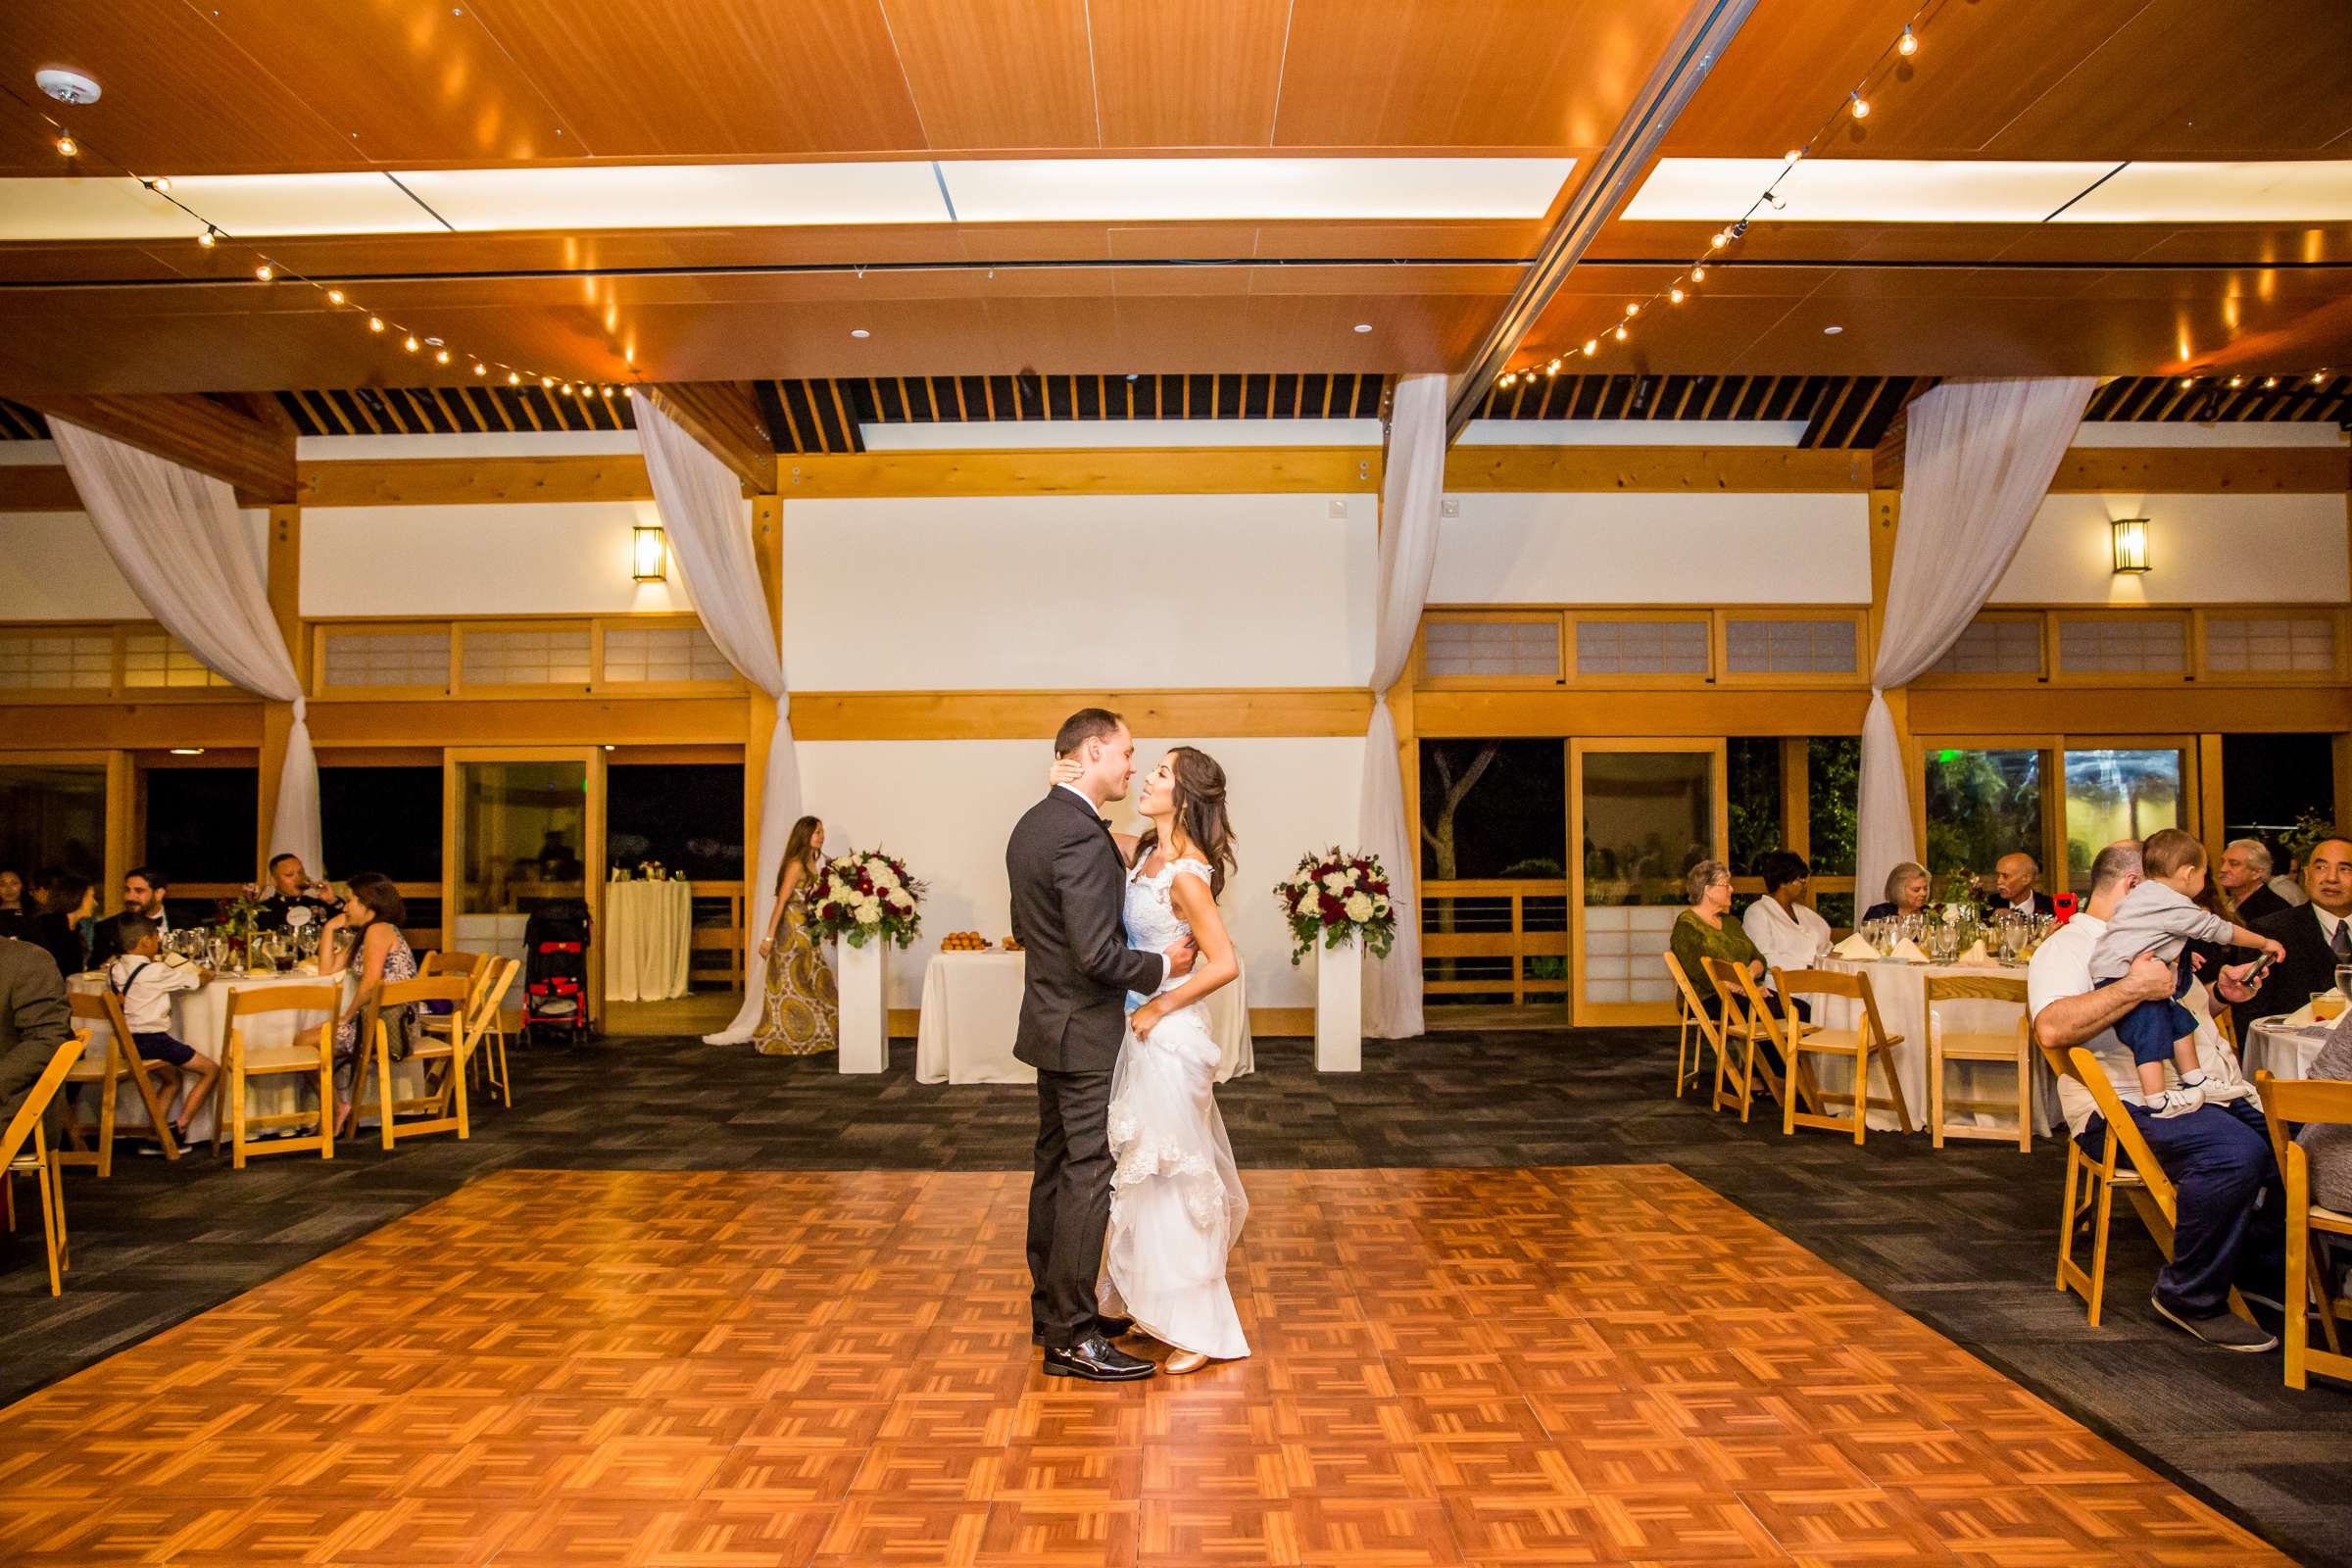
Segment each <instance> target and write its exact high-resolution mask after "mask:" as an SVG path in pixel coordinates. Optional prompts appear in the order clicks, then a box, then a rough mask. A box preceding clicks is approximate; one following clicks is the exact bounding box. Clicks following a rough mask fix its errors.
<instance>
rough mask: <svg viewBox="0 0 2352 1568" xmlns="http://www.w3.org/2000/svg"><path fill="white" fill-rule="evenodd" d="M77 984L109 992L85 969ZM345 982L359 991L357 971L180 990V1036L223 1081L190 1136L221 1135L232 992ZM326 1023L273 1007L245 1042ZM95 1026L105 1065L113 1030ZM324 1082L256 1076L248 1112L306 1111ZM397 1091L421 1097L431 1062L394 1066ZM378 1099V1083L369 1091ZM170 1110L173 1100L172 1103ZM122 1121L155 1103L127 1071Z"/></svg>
mask: <svg viewBox="0 0 2352 1568" xmlns="http://www.w3.org/2000/svg"><path fill="white" fill-rule="evenodd" d="M66 984H67V986H68V988H69V989H71V990H73V991H76V992H80V993H82V994H83V995H86V996H93V997H94V996H102V995H104V994H105V992H106V976H105V975H103V974H98V973H90V974H77V975H75V976H73V978H72V979H71V980H69V981H67V982H66ZM321 984H327V985H337V986H339V987H340V988H341V990H342V993H343V996H344V998H345V1000H346V1001H348V1000H349V998H350V997H351V994H352V990H353V981H352V977H351V975H350V974H349V973H345V974H343V975H340V976H333V977H329V978H328V979H327V980H325V981H321V980H320V979H319V976H317V975H315V974H257V975H221V976H220V977H218V978H216V979H213V980H210V981H207V982H206V983H205V984H203V985H201V986H198V987H197V988H196V989H195V990H193V991H180V992H175V993H173V995H172V1038H173V1039H175V1040H177V1041H179V1042H180V1044H182V1045H185V1046H190V1047H193V1048H194V1049H195V1050H198V1051H201V1052H203V1053H204V1054H206V1055H208V1056H210V1057H212V1058H213V1059H214V1060H215V1061H218V1062H220V1063H221V1081H220V1082H219V1083H218V1084H216V1085H215V1086H214V1087H213V1092H212V1094H210V1095H209V1096H207V1097H206V1098H205V1102H204V1108H203V1109H201V1110H199V1111H198V1112H197V1113H196V1117H195V1119H194V1120H193V1121H192V1122H190V1123H189V1125H188V1141H189V1142H190V1143H196V1142H200V1141H202V1140H204V1139H208V1138H210V1137H212V1136H213V1130H214V1128H215V1126H216V1125H217V1124H218V1120H219V1117H218V1112H219V1110H220V1108H221V1105H222V1104H223V1103H225V1102H226V1100H227V1098H228V1093H229V1085H228V1036H227V1027H228V996H229V993H230V992H232V991H259V990H264V989H267V988H269V987H271V986H316V985H321ZM325 1021H326V1014H325V1013H323V1012H313V1011H303V1012H265V1013H257V1014H255V1015H254V1016H253V1017H250V1018H248V1019H247V1020H246V1021H245V1024H244V1033H245V1042H246V1044H247V1045H249V1046H283V1045H288V1044H291V1043H292V1041H293V1039H294V1037H295V1035H296V1034H297V1033H299V1032H301V1031H302V1030H305V1029H316V1028H318V1027H319V1025H320V1024H321V1023H324V1022H325ZM74 1027H76V1028H77V1029H78V1028H86V1029H88V1030H89V1031H90V1044H89V1047H88V1049H87V1050H86V1051H85V1052H84V1053H83V1054H82V1059H83V1060H84V1061H87V1062H90V1063H93V1064H98V1065H103V1064H104V1062H105V1060H106V1042H107V1038H108V1036H110V1035H111V1034H113V1032H114V1030H113V1028H112V1027H111V1026H110V1025H108V1024H106V1023H104V1022H102V1021H99V1020H95V1019H88V1020H82V1021H80V1022H77V1023H76V1024H75V1026H74ZM306 1084H309V1085H310V1088H309V1089H308V1090H307V1091H306V1089H305V1088H304V1086H305V1085H306ZM317 1087H318V1086H317V1084H316V1083H315V1082H314V1081H313V1080H310V1079H307V1078H304V1077H301V1076H300V1075H298V1074H294V1073H283V1074H279V1073H273V1074H271V1075H270V1076H269V1077H267V1078H256V1079H252V1080H250V1081H249V1082H248V1083H247V1085H246V1090H245V1093H246V1106H247V1113H248V1114H250V1115H256V1116H268V1115H274V1114H278V1113H281V1112H284V1111H291V1110H298V1109H301V1108H302V1107H303V1106H304V1105H306V1104H307V1103H309V1098H308V1097H310V1096H314V1095H315V1094H316V1092H317ZM392 1092H393V1094H394V1095H395V1096H401V1095H409V1096H415V1095H420V1094H422V1093H423V1092H424V1063H423V1062H421V1061H415V1060H411V1061H401V1062H395V1063H393V1065H392ZM368 1100H369V1103H370V1104H372V1103H373V1101H374V1091H373V1088H372V1085H371V1086H370V1089H369V1093H368ZM164 1108H165V1110H166V1111H167V1112H168V1111H170V1109H171V1108H172V1107H171V1104H170V1103H166V1105H165V1106H164ZM115 1118H116V1121H117V1123H118V1124H119V1125H122V1126H125V1127H129V1126H136V1125H139V1124H141V1123H143V1122H145V1121H146V1119H147V1107H146V1106H145V1105H144V1104H142V1103H140V1101H139V1087H138V1084H137V1083H136V1082H135V1081H134V1080H133V1079H132V1078H131V1076H130V1074H129V1073H127V1072H125V1073H124V1074H123V1081H122V1084H121V1085H120V1086H119V1088H118V1090H117V1094H116V1103H115ZM361 1119H362V1120H363V1121H372V1120H373V1119H374V1118H373V1117H372V1116H369V1115H368V1106H365V1105H364V1106H362V1107H361Z"/></svg>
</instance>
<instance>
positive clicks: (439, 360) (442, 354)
mask: <svg viewBox="0 0 2352 1568" xmlns="http://www.w3.org/2000/svg"><path fill="white" fill-rule="evenodd" d="M433 363H434V364H435V365H447V364H448V363H449V350H447V349H436V350H434V351H433Z"/></svg>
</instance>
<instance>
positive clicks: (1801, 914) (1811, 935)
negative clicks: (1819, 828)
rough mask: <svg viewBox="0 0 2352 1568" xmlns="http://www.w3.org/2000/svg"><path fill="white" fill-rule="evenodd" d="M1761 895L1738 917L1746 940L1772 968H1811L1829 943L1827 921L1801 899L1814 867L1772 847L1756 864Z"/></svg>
mask: <svg viewBox="0 0 2352 1568" xmlns="http://www.w3.org/2000/svg"><path fill="white" fill-rule="evenodd" d="M1756 869H1757V871H1759V872H1760V873H1762V875H1763V878H1764V896H1763V897H1762V898H1760V899H1758V900H1757V901H1756V902H1755V903H1753V904H1751V905H1749V906H1748V907H1747V912H1746V913H1744V914H1742V915H1741V916H1740V925H1741V926H1743V927H1745V928H1746V931H1747V940H1748V941H1750V942H1753V943H1754V944H1755V945H1756V951H1757V952H1758V953H1761V954H1762V955H1764V961H1765V962H1766V963H1768V964H1770V965H1771V966H1772V967H1773V969H1774V970H1775V971H1778V970H1782V969H1810V968H1811V967H1813V961H1814V960H1815V959H1816V958H1818V957H1820V956H1821V955H1822V953H1823V952H1824V951H1825V950H1827V949H1828V947H1829V945H1830V922H1829V921H1827V920H1824V919H1823V918H1822V917H1821V916H1820V915H1818V914H1816V913H1814V912H1813V908H1812V907H1811V906H1810V905H1808V904H1806V903H1804V902H1803V900H1804V897H1805V885H1806V879H1807V878H1808V877H1810V876H1811V875H1812V874H1813V868H1812V867H1811V866H1808V865H1807V864H1805V862H1804V858H1803V857H1801V856H1799V855H1796V854H1794V853H1793V852H1791V851H1789V850H1774V851H1772V852H1771V853H1770V854H1768V855H1766V856H1765V857H1764V858H1763V859H1762V860H1761V861H1759V862H1758V863H1757V866H1756Z"/></svg>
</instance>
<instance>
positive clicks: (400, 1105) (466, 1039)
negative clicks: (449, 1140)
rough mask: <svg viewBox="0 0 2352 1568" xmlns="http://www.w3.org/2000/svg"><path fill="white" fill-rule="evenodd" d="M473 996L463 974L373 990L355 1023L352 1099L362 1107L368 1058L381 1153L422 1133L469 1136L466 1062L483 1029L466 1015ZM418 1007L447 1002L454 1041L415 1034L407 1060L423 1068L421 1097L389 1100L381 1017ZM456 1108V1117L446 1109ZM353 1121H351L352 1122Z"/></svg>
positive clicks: (388, 1047) (387, 1038) (387, 1044)
mask: <svg viewBox="0 0 2352 1568" xmlns="http://www.w3.org/2000/svg"><path fill="white" fill-rule="evenodd" d="M472 991H473V981H472V980H471V979H470V978H468V977H467V976H466V975H462V974H438V975H431V976H424V975H419V976H418V977H417V978H416V979H414V980H389V981H386V982H385V983H384V984H383V985H381V986H379V987H378V988H377V989H376V993H375V998H374V1000H373V1001H371V1002H369V1003H368V1008H367V1011H366V1012H365V1013H363V1014H362V1016H361V1019H360V1066H359V1068H358V1070H357V1071H356V1072H355V1073H354V1075H353V1081H352V1089H351V1098H352V1103H354V1104H366V1103H367V1098H366V1096H365V1095H364V1094H362V1092H361V1090H362V1085H363V1082H364V1080H365V1079H366V1077H367V1065H368V1060H369V1059H370V1058H372V1059H373V1061H374V1063H375V1089H376V1130H377V1134H378V1136H379V1137H381V1138H382V1140H383V1144H384V1147H385V1148H386V1149H390V1148H392V1147H393V1146H394V1145H395V1144H396V1143H398V1142H399V1141H400V1140H401V1139H403V1138H416V1137H418V1136H420V1135H422V1134H425V1133H441V1132H455V1133H456V1134H457V1135H458V1136H459V1137H460V1138H461V1139H463V1138H469V1137H471V1136H472V1128H471V1125H470V1124H469V1122H468V1121H467V1119H466V1054H467V1053H469V1052H470V1051H471V1050H472V1048H473V1043H474V1041H475V1040H477V1039H479V1038H480V1035H481V1029H482V1024H481V1020H480V1018H479V1017H478V1016H475V1015H471V1014H469V1013H468V1011H467V1008H466V1000H467V998H468V997H469V996H470V994H471V993H472ZM419 1002H447V1003H449V1004H451V1005H452V1011H451V1013H450V1014H449V1016H450V1017H451V1018H453V1019H455V1020H456V1022H457V1026H458V1027H457V1031H456V1035H455V1038H446V1039H445V1038H443V1037H441V1036H438V1035H429V1034H421V1033H420V1034H419V1035H418V1036H417V1043H416V1045H415V1047H414V1048H413V1049H412V1050H411V1051H410V1052H409V1054H408V1057H407V1058H406V1059H408V1060H410V1061H419V1062H422V1063H424V1070H425V1092H424V1093H423V1094H421V1095H416V1096H412V1097H410V1098H409V1099H406V1100H395V1099H393V1098H392V1039H391V1031H390V1030H389V1029H387V1028H386V1027H385V1026H384V1019H383V1014H384V1012H385V1011H386V1010H387V1009H390V1008H393V1007H405V1006H409V1005H412V1004H415V1003H419ZM436 1065H438V1066H439V1067H440V1068H441V1073H440V1082H439V1083H438V1084H435V1083H434V1081H433V1077H434V1075H433V1068H434V1067H435V1066H436ZM453 1102H454V1103H455V1106H456V1110H455V1113H454V1114H452V1112H451V1105H452V1103H453ZM404 1112H405V1113H407V1114H410V1115H419V1114H421V1115H422V1116H423V1117H424V1119H423V1120H422V1121H413V1122H410V1123H409V1124H408V1125H406V1126H399V1125H396V1124H397V1121H398V1118H399V1117H400V1115H401V1114H402V1113H404ZM355 1119H356V1118H355Z"/></svg>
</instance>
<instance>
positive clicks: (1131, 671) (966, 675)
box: [784, 494, 1378, 691]
mask: <svg viewBox="0 0 2352 1568" xmlns="http://www.w3.org/2000/svg"><path fill="white" fill-rule="evenodd" d="M1335 509H1336V510H1339V511H1343V512H1344V513H1345V514H1346V515H1344V516H1334V515H1332V514H1333V512H1334V510H1335ZM1377 511H1378V507H1377V504H1376V502H1375V500H1374V498H1373V497H1371V496H1370V495H1365V494H1358V495H1351V496H1321V495H1265V496H1004V497H996V496H959V497H948V498H907V499H887V500H859V501H827V500H816V501H787V502H786V504H785V507H784V668H785V673H786V675H787V677H788V678H789V679H790V680H791V682H792V685H793V687H794V688H795V689H796V690H800V691H930V690H940V689H945V690H1054V689H1070V688H1076V689H1081V690H1083V689H1089V688H1097V687H1105V686H1109V687H1146V688H1152V687H1169V688H1190V687H1225V686H1353V685H1360V684H1362V683H1363V682H1364V681H1366V680H1368V679H1370V678H1371V668H1372V624H1371V601H1372V550H1373V528H1374V516H1375V514H1376V513H1377Z"/></svg>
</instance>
